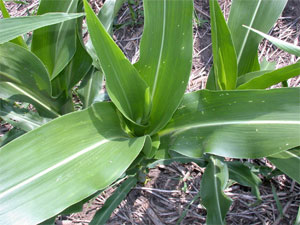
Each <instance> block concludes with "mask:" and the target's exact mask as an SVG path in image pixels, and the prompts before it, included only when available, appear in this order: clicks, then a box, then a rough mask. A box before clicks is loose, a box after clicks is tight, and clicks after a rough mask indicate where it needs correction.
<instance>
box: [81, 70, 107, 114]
mask: <svg viewBox="0 0 300 225" xmlns="http://www.w3.org/2000/svg"><path fill="white" fill-rule="evenodd" d="M102 83H103V73H102V72H101V71H94V70H93V69H92V70H91V71H90V72H89V73H88V74H87V75H86V76H85V77H84V78H83V80H82V82H81V84H80V86H79V89H78V94H79V96H80V100H81V101H82V103H83V108H87V107H89V106H91V105H92V104H93V103H95V102H102V101H104V100H105V93H104V91H103V92H102V93H101V92H100V91H101V89H102Z"/></svg>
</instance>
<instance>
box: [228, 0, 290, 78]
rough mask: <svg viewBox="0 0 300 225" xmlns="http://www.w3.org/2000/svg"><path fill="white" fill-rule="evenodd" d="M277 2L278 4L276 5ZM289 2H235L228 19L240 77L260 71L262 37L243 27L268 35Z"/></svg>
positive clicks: (241, 0)
mask: <svg viewBox="0 0 300 225" xmlns="http://www.w3.org/2000/svg"><path fill="white" fill-rule="evenodd" d="M275 2H276V3H275ZM286 3H287V0H276V1H269V0H251V1H244V0H233V1H232V5H231V9H230V14H229V18H228V26H229V29H230V32H231V35H232V40H233V43H234V46H235V50H236V54H237V60H238V75H239V76H240V75H242V74H245V73H249V72H253V71H257V70H260V67H259V63H258V57H257V48H258V45H259V43H260V41H261V40H262V37H261V36H259V35H257V34H255V33H253V32H250V30H247V29H245V28H244V27H243V25H246V26H249V27H252V28H255V29H257V30H260V31H262V32H264V33H267V32H268V31H269V30H270V29H271V27H272V26H273V25H274V23H275V22H276V20H277V19H278V17H279V15H280V14H281V12H282V11H283V9H284V7H285V5H286Z"/></svg>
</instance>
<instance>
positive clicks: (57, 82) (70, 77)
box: [51, 37, 100, 96]
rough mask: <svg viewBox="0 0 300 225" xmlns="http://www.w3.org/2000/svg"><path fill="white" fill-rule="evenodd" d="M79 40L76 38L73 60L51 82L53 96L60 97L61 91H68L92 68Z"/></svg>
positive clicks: (88, 56) (90, 59)
mask: <svg viewBox="0 0 300 225" xmlns="http://www.w3.org/2000/svg"><path fill="white" fill-rule="evenodd" d="M79 38H80V37H77V38H76V39H77V41H76V52H75V54H74V56H73V58H72V59H71V61H70V62H69V63H68V65H67V66H66V67H65V68H64V69H63V70H62V72H60V73H59V74H58V75H57V76H56V77H55V78H54V79H53V80H52V81H51V84H52V90H53V95H54V96H58V95H60V94H61V92H62V91H65V92H68V91H70V90H71V89H72V88H73V87H74V86H75V85H76V84H77V83H78V82H79V81H80V80H81V79H82V78H83V77H84V76H85V75H86V74H87V73H88V71H89V70H90V68H91V66H92V61H93V60H92V58H91V57H90V55H89V54H88V53H87V51H86V50H85V48H84V46H83V44H82V43H81V41H80V39H79ZM98 85H100V83H98Z"/></svg>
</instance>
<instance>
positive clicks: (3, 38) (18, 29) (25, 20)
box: [0, 13, 84, 44]
mask: <svg viewBox="0 0 300 225" xmlns="http://www.w3.org/2000/svg"><path fill="white" fill-rule="evenodd" d="M83 15H84V14H83V13H47V14H44V15H41V16H25V17H14V18H6V19H1V20H0V30H1V35H0V44H2V43H4V42H7V41H10V40H12V39H14V38H16V37H18V36H20V35H23V34H26V33H27V32H30V31H32V30H35V29H38V28H41V27H44V26H49V25H52V24H57V23H61V22H64V21H67V20H72V19H76V18H78V17H81V16H83Z"/></svg>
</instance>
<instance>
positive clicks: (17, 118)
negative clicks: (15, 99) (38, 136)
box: [0, 99, 49, 131]
mask: <svg viewBox="0 0 300 225" xmlns="http://www.w3.org/2000/svg"><path fill="white" fill-rule="evenodd" d="M0 117H1V118H2V119H3V120H5V121H7V122H9V123H10V124H12V125H13V126H14V127H18V128H20V129H22V130H24V131H31V130H34V129H35V128H38V127H40V126H42V125H43V124H45V123H47V122H49V119H46V118H42V117H40V116H39V115H38V114H37V113H34V112H31V111H29V110H28V109H21V108H19V107H17V106H15V105H13V104H12V103H11V102H8V101H5V100H3V99H0Z"/></svg>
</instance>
